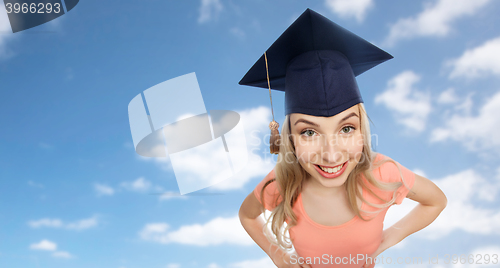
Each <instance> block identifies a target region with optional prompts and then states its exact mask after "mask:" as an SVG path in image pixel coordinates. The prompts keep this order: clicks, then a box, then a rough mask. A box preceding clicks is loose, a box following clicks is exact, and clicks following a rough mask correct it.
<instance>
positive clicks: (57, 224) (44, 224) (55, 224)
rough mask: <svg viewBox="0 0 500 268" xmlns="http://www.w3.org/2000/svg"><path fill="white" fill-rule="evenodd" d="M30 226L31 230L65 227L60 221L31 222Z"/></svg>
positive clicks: (46, 219)
mask: <svg viewBox="0 0 500 268" xmlns="http://www.w3.org/2000/svg"><path fill="white" fill-rule="evenodd" d="M28 225H29V226H30V227H31V228H40V227H53V228H60V227H62V226H63V223H62V221H61V220H60V219H48V218H45V219H40V220H37V221H29V222H28Z"/></svg>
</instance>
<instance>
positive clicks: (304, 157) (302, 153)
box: [295, 143, 317, 162]
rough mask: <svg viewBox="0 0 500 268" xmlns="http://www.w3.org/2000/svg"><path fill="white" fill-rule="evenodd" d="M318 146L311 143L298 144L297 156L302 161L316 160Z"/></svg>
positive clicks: (296, 148)
mask: <svg viewBox="0 0 500 268" xmlns="http://www.w3.org/2000/svg"><path fill="white" fill-rule="evenodd" d="M316 147H317V146H313V145H309V144H304V143H303V144H297V146H295V153H296V155H297V158H298V159H299V161H301V162H314V161H316V160H315V157H316V155H317V154H316V150H317V148H316Z"/></svg>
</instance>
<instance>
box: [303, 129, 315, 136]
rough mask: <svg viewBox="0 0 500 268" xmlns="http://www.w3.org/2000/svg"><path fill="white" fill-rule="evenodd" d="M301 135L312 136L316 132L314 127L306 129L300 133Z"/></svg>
mask: <svg viewBox="0 0 500 268" xmlns="http://www.w3.org/2000/svg"><path fill="white" fill-rule="evenodd" d="M300 134H301V135H305V136H306V137H312V136H314V134H316V132H315V131H314V130H312V129H306V130H304V131H302V132H301V133H300Z"/></svg>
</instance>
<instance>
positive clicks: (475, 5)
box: [0, 0, 500, 268]
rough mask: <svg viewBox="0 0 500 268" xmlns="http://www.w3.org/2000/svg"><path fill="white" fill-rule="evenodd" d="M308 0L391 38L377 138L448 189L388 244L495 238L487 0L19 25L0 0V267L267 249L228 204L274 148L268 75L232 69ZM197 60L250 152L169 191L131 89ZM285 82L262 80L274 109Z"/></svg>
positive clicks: (378, 40) (449, 244)
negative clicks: (203, 185) (143, 147)
mask: <svg viewBox="0 0 500 268" xmlns="http://www.w3.org/2000/svg"><path fill="white" fill-rule="evenodd" d="M306 8H311V9H313V10H315V11H317V12H319V13H320V14H323V15H324V16H326V17H328V18H330V19H331V20H333V21H334V22H336V23H338V24H340V25H341V26H343V27H345V28H347V29H349V30H350V31H352V32H354V33H356V34H358V35H360V36H361V37H363V38H365V39H367V40H369V41H371V42H373V43H374V44H376V45H378V46H380V47H382V48H383V49H385V50H386V51H388V52H389V53H390V54H392V55H393V56H394V59H392V60H390V61H388V62H386V63H384V64H382V65H380V66H377V67H376V68H374V69H373V70H370V71H369V72H366V73H364V74H362V75H360V76H359V77H358V84H359V87H360V90H361V94H362V96H363V99H364V103H365V107H366V109H367V111H368V114H369V116H370V118H371V120H372V121H373V123H374V125H372V134H373V135H375V136H376V140H374V145H375V150H376V151H378V152H380V153H382V154H385V155H387V156H389V157H391V158H393V159H395V160H396V161H398V162H400V163H401V164H402V165H404V166H405V167H408V168H409V169H411V170H413V171H415V172H416V173H419V174H420V175H423V176H425V177H427V178H429V179H431V180H433V181H434V182H435V183H436V184H438V185H439V186H440V187H441V188H442V190H443V191H444V192H445V193H446V194H447V196H448V201H449V202H448V207H447V208H446V210H445V211H444V212H443V213H442V216H441V217H440V218H439V219H438V220H437V221H436V222H434V223H433V224H432V225H430V226H429V227H428V228H426V229H425V230H424V231H422V232H418V233H416V234H413V235H411V236H410V237H408V238H407V239H406V240H404V241H403V242H402V243H400V244H398V245H397V246H395V247H394V248H391V249H389V250H387V251H386V252H384V253H383V255H384V256H386V257H387V256H392V257H394V258H395V257H398V256H402V257H422V258H423V259H424V264H420V265H406V267H474V266H473V265H467V266H466V265H463V266H456V265H455V266H450V265H446V264H444V262H440V264H439V265H427V264H426V263H427V262H426V261H427V258H428V257H429V255H432V256H436V254H439V257H440V260H444V254H493V253H496V254H499V255H500V243H499V242H498V240H499V239H498V238H499V236H500V227H498V226H500V206H499V203H500V202H499V201H500V169H499V166H500V165H499V164H500V154H499V153H498V152H499V149H500V135H498V132H499V131H500V127H499V126H500V117H498V114H500V80H499V78H500V28H499V27H498V25H499V22H500V21H499V18H498V14H499V12H500V3H498V2H497V1H493V0H469V1H465V0H454V1H452V0H429V1H381V0H356V1H338V0H325V1H315V2H312V1H263V0H256V1H228V0H202V1H153V0H151V1H125V0H121V1H117V0H109V1H80V3H79V4H78V5H77V6H76V7H75V8H74V9H73V10H71V11H70V12H69V13H67V14H66V15H64V16H62V17H60V18H58V19H56V20H54V21H51V22H49V23H46V24H44V25H41V26H38V27H35V28H32V29H28V30H25V31H22V32H19V33H16V34H13V33H12V32H11V29H10V25H9V22H8V19H7V16H6V12H5V11H4V9H3V8H2V9H0V85H1V86H0V89H1V93H2V97H1V98H0V130H1V131H0V226H1V227H0V241H1V242H0V267H9V268H18V267H23V268H24V267H51V268H58V267H75V268H78V267H93V268H101V267H103V268H104V267H106V268H108V267H116V268H139V267H140V268H144V267H148V268H149V267H151V268H156V267H157V268H178V267H209V268H217V267H239V268H245V267H273V265H272V262H270V260H269V259H268V258H267V255H266V254H265V253H264V252H263V251H262V250H261V249H260V248H259V247H258V246H257V244H255V243H254V242H253V241H252V240H251V239H250V237H249V236H248V235H247V234H246V232H245V231H244V230H243V228H242V227H241V225H240V223H239V220H238V218H237V213H238V209H239V207H240V205H241V203H242V201H243V199H244V198H245V197H246V196H247V195H248V194H249V193H250V192H251V191H252V190H253V189H254V187H255V186H256V185H257V183H258V182H260V180H262V178H263V176H265V175H266V174H267V173H268V172H269V171H270V170H271V169H272V166H273V164H272V161H273V159H274V158H273V157H270V156H269V154H267V153H266V150H268V149H267V147H266V146H265V145H264V144H261V143H260V142H259V141H260V140H259V139H255V137H263V136H264V135H266V134H268V129H267V124H268V123H269V121H270V118H271V112H270V109H269V98H268V92H267V91H266V90H264V89H254V88H250V87H244V86H239V85H238V81H239V80H240V79H241V77H243V75H244V74H245V73H246V71H247V70H248V69H249V68H250V67H251V66H252V65H253V63H254V62H255V61H256V60H257V59H258V58H259V57H260V56H261V55H262V53H263V52H264V51H265V50H266V49H267V48H268V47H269V46H270V45H271V44H272V42H273V41H274V40H275V39H276V38H277V37H278V36H279V35H280V34H281V33H282V32H283V31H284V30H285V29H286V28H287V27H288V25H289V24H290V23H291V22H292V21H293V20H295V19H296V18H297V17H298V16H299V15H300V14H301V13H302V12H303V11H304V10H305V9H306ZM191 72H196V75H197V78H198V82H199V85H200V89H201V92H202V94H203V98H204V101H205V106H206V108H207V110H214V109H226V110H234V111H237V112H238V113H240V115H241V116H242V122H243V126H244V128H245V132H246V134H247V135H248V136H247V142H248V149H249V151H251V154H250V156H251V157H250V161H249V163H248V165H247V167H246V168H245V169H244V170H243V171H242V172H241V173H240V174H238V175H237V176H234V177H232V178H230V179H228V180H226V181H224V182H222V183H220V184H217V185H214V186H212V187H210V188H208V189H205V190H203V191H202V192H212V193H217V194H212V195H210V194H206V195H190V196H183V197H180V196H175V195H173V194H170V195H162V194H161V193H178V192H179V189H178V188H177V182H176V180H175V177H174V173H173V170H172V166H171V164H170V162H169V160H168V159H148V158H144V157H140V156H138V155H137V154H136V153H135V151H134V146H133V143H132V137H131V133H130V127H129V121H128V114H127V106H128V103H129V102H130V101H131V100H132V98H134V97H135V96H136V95H137V94H139V93H140V92H142V91H144V90H146V89H148V88H150V87H152V86H154V85H156V84H158V83H161V82H163V81H166V80H168V79H171V78H175V77H178V76H180V75H184V74H187V73H191ZM283 100H284V96H283V95H282V94H281V93H275V94H274V95H273V103H274V105H275V106H274V107H275V110H274V112H275V114H276V120H277V121H278V122H280V123H281V122H282V121H283V119H284V108H283V104H284V103H283V102H284V101H283ZM252 141H254V142H252ZM412 206H414V204H413V203H412V202H411V201H410V200H406V201H405V202H404V203H403V204H402V205H400V206H398V207H393V208H391V209H390V210H389V213H388V215H387V217H386V224H391V223H393V222H395V221H396V220H397V219H398V218H400V217H402V216H403V215H404V213H406V212H407V211H408V210H409V209H411V207H412ZM476 256H477V255H476ZM377 267H379V266H377ZM380 267H405V265H401V266H397V265H381V266H380ZM481 267H494V266H493V265H491V264H490V265H483V266H481Z"/></svg>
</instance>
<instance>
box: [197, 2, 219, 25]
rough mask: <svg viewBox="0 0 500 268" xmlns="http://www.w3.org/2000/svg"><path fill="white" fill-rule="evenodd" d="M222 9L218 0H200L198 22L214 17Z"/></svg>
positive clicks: (204, 21) (207, 20)
mask: <svg viewBox="0 0 500 268" xmlns="http://www.w3.org/2000/svg"><path fill="white" fill-rule="evenodd" d="M223 9H224V7H223V6H222V3H221V2H220V0H201V6H200V9H199V11H200V16H199V17H198V23H206V22H209V21H211V20H212V19H214V18H216V17H217V16H218V15H219V13H220V12H221V11H222V10H223Z"/></svg>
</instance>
